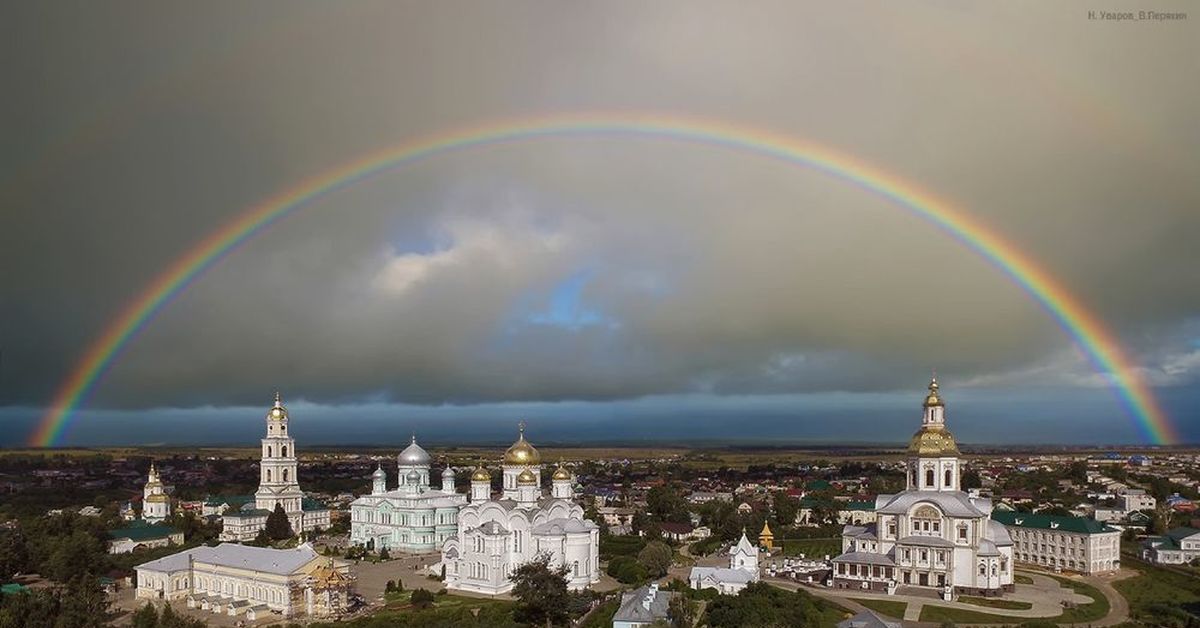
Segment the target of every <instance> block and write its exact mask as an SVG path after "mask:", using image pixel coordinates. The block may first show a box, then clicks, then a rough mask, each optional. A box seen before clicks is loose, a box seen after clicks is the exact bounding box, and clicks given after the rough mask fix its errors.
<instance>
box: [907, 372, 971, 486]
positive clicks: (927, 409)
mask: <svg viewBox="0 0 1200 628" xmlns="http://www.w3.org/2000/svg"><path fill="white" fill-rule="evenodd" d="M921 405H922V408H923V409H924V412H923V413H922V415H921V429H919V430H917V433H916V434H913V437H912V441H911V442H910V443H909V445H908V453H909V454H910V456H912V457H911V458H910V459H909V462H908V482H907V484H908V490H910V491H958V490H961V485H960V484H959V473H960V470H959V460H958V457H959V455H961V454H960V453H959V451H958V444H957V443H955V442H954V435H953V434H951V433H950V430H948V429H946V404H945V402H943V401H942V395H941V387H940V386H939V385H938V381H937V376H936V375H935V376H934V377H933V378H932V379H930V380H929V393H928V394H926V395H925V401H924V403H922V404H921Z"/></svg>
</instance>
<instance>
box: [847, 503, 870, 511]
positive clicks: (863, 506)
mask: <svg viewBox="0 0 1200 628" xmlns="http://www.w3.org/2000/svg"><path fill="white" fill-rule="evenodd" d="M843 510H875V502H847V503H846V507H845V508H843Z"/></svg>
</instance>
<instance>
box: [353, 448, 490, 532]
mask: <svg viewBox="0 0 1200 628" xmlns="http://www.w3.org/2000/svg"><path fill="white" fill-rule="evenodd" d="M430 463H431V459H430V457H429V453H428V452H426V451H425V450H424V449H423V448H421V446H420V445H418V444H417V438H416V436H413V439H412V443H410V444H409V446H408V447H407V448H406V449H405V450H404V451H402V452H400V455H399V456H398V457H397V467H398V471H399V473H398V476H399V485H398V486H397V487H396V488H394V489H391V490H388V481H387V472H386V471H384V470H383V467H382V466H380V467H379V468H378V469H376V470H375V473H374V475H372V476H371V494H370V495H363V496H362V497H359V498H358V499H356V500H354V501H353V502H352V503H351V504H350V542H351V543H354V544H355V545H370V546H372V547H374V548H375V549H376V550H379V549H383V548H387V549H388V551H400V552H409V553H423V552H434V551H437V550H438V549H440V548H441V547H442V545H443V544H445V542H446V540H447V539H449V538H452V537H454V536H456V535H457V534H458V510H459V508H461V507H462V506H464V505H465V504H466V503H467V496H466V495H462V494H459V493H457V492H456V488H455V474H454V470H453V469H451V468H450V467H446V469H445V470H444V471H442V486H441V489H440V490H438V489H434V488H433V487H431V486H430V484H429V468H430Z"/></svg>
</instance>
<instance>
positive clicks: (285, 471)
mask: <svg viewBox="0 0 1200 628" xmlns="http://www.w3.org/2000/svg"><path fill="white" fill-rule="evenodd" d="M287 471H288V470H287V469H284V470H283V481H284V482H287V481H288V478H287Z"/></svg>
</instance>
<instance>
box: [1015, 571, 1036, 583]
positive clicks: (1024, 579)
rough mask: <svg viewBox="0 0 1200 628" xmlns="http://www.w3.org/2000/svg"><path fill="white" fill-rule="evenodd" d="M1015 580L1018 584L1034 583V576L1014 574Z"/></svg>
mask: <svg viewBox="0 0 1200 628" xmlns="http://www.w3.org/2000/svg"><path fill="white" fill-rule="evenodd" d="M1013 582H1014V583H1016V584H1033V578H1030V577H1029V576H1023V575H1021V574H1019V573H1018V574H1013Z"/></svg>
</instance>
